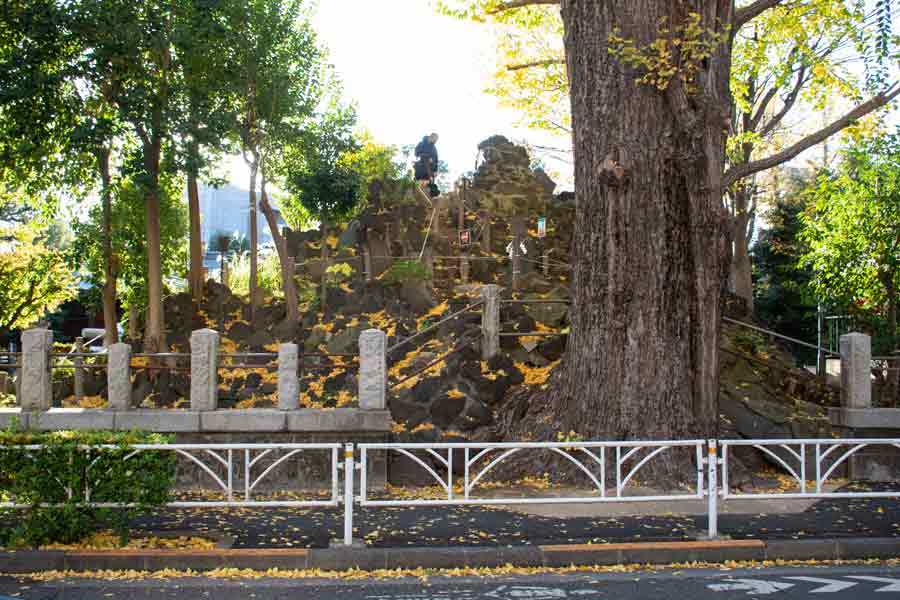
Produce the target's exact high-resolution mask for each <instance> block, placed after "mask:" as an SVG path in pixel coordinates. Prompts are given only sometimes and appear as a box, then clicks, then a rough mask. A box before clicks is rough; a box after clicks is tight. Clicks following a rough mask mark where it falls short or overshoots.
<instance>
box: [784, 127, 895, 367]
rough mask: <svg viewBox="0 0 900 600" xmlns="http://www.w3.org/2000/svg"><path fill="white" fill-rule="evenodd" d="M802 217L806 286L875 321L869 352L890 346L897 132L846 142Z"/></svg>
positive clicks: (892, 338) (892, 322)
mask: <svg viewBox="0 0 900 600" xmlns="http://www.w3.org/2000/svg"><path fill="white" fill-rule="evenodd" d="M814 198H815V206H814V209H813V210H810V211H809V212H808V213H807V214H806V215H805V217H804V230H803V234H802V239H803V241H804V242H805V243H806V244H808V246H809V251H808V252H807V253H806V254H805V256H804V264H806V265H808V266H809V267H810V268H811V269H812V270H813V272H814V273H815V277H814V278H813V281H812V285H813V287H814V289H815V290H816V292H817V293H818V294H819V296H820V297H822V298H824V299H827V300H828V301H829V304H831V305H834V306H849V307H851V308H852V310H853V311H855V312H856V313H858V314H861V315H863V316H868V317H869V318H873V317H874V318H876V319H877V320H878V321H880V322H881V324H882V327H881V328H879V330H878V331H876V332H874V333H876V336H875V346H876V352H887V351H889V350H893V349H895V348H896V347H897V342H896V333H897V301H898V297H897V290H898V287H900V134H898V133H894V134H883V135H879V136H876V137H874V138H871V139H867V140H862V141H859V142H856V143H854V144H852V145H851V146H850V147H848V148H847V149H846V150H845V152H844V153H843V161H842V162H841V164H840V165H839V167H838V168H837V169H836V170H835V171H833V172H826V173H825V174H823V175H822V176H821V177H820V179H819V181H818V184H817V187H816V188H815V190H814Z"/></svg>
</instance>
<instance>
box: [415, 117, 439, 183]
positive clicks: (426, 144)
mask: <svg viewBox="0 0 900 600" xmlns="http://www.w3.org/2000/svg"><path fill="white" fill-rule="evenodd" d="M437 141H438V134H436V133H432V134H431V135H426V136H425V137H423V138H422V141H421V142H419V144H418V145H417V146H416V164H415V171H416V181H418V182H419V185H420V186H422V187H423V188H426V187H427V190H428V194H429V195H430V196H431V197H432V198H435V197H437V196H439V195H440V193H441V192H440V190H439V189H438V187H437V184H436V183H435V176H436V175H437V169H438V152H437V147H436V146H435V144H437Z"/></svg>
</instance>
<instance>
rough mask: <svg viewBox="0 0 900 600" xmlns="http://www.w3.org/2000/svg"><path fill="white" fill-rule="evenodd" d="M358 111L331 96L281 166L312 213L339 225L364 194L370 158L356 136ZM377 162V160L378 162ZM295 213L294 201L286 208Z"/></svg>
mask: <svg viewBox="0 0 900 600" xmlns="http://www.w3.org/2000/svg"><path fill="white" fill-rule="evenodd" d="M356 119H357V117H356V110H355V109H354V108H353V107H352V106H342V105H340V104H339V103H338V102H337V101H336V100H332V102H330V105H329V106H328V108H327V110H325V111H323V112H322V113H321V114H320V115H319V116H318V118H317V119H316V120H315V121H314V122H312V123H310V125H308V126H307V128H306V130H305V131H304V134H303V136H302V137H301V138H300V139H299V141H298V143H297V144H296V145H294V146H291V147H289V148H287V149H286V152H285V155H284V161H283V163H282V166H281V170H282V172H283V174H284V178H285V184H286V187H287V189H288V191H290V192H291V194H292V195H293V198H294V201H296V202H297V203H298V204H299V205H300V206H301V207H302V208H303V209H304V210H305V211H306V212H307V213H308V214H310V215H312V216H313V217H314V218H316V219H318V220H319V221H321V222H323V223H328V224H335V223H337V222H339V221H341V220H344V219H346V218H347V217H349V216H350V215H351V214H352V213H353V212H354V211H355V210H356V208H357V206H358V205H359V204H360V202H361V200H362V198H363V197H364V186H365V184H366V178H365V175H364V173H363V172H362V169H361V167H362V166H364V162H365V158H364V156H363V155H361V154H359V152H360V146H359V144H358V143H357V139H356V137H355V136H354V134H353V128H354V127H355V126H356ZM376 163H377V161H376ZM285 210H286V212H287V213H288V214H291V212H292V209H291V208H290V202H288V204H287V205H286V206H285Z"/></svg>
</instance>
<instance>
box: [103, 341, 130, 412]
mask: <svg viewBox="0 0 900 600" xmlns="http://www.w3.org/2000/svg"><path fill="white" fill-rule="evenodd" d="M107 353H108V354H107V358H106V384H107V385H106V387H107V398H108V402H107V404H108V406H109V408H110V409H111V410H128V409H130V408H131V345H130V344H122V343H119V344H112V345H111V346H110V347H109V348H108V349H107Z"/></svg>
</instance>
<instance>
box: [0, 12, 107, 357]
mask: <svg viewBox="0 0 900 600" xmlns="http://www.w3.org/2000/svg"><path fill="white" fill-rule="evenodd" d="M3 17H4V18H3V20H2V29H3V31H4V33H5V35H4V36H3V40H4V42H0V89H3V90H4V93H3V95H2V97H0V138H2V139H3V142H2V143H0V180H3V181H5V182H6V184H7V185H13V186H16V187H18V188H20V189H23V190H25V191H26V193H28V194H29V195H30V196H31V197H39V198H41V200H39V203H41V204H43V205H44V206H43V208H44V209H45V211H46V210H47V209H48V208H49V209H50V210H52V209H53V207H54V206H55V199H54V195H55V194H56V195H58V194H63V193H64V194H66V195H68V196H70V197H74V198H79V199H83V198H85V197H86V196H87V195H88V193H89V192H91V191H93V190H95V189H96V188H97V187H98V186H99V191H100V198H101V203H102V206H103V207H104V211H105V213H104V214H107V215H108V213H109V202H110V194H111V187H112V180H111V175H110V160H111V158H110V157H111V153H112V151H113V146H114V145H115V141H116V139H117V138H119V137H120V135H121V127H120V125H119V122H118V120H117V119H116V115H115V113H114V111H112V110H111V107H110V106H109V104H108V103H106V102H105V101H104V99H103V94H102V91H101V86H100V85H98V82H97V80H96V78H94V77H93V75H94V73H93V72H92V71H91V69H90V63H89V62H87V61H84V60H83V49H84V45H85V40H84V39H83V38H82V37H81V36H79V35H78V34H77V33H76V32H78V31H79V27H78V23H79V19H78V15H77V11H76V10H75V9H74V8H73V7H72V6H71V5H62V4H60V3H57V2H53V1H52V0H38V1H36V2H23V3H16V4H13V5H11V6H10V7H8V10H6V11H5V12H4V14H3ZM106 224H107V226H106V227H104V228H103V230H102V231H101V232H100V235H101V236H102V239H103V240H104V250H105V251H104V266H103V272H104V277H103V281H102V285H103V316H104V325H105V330H106V334H105V339H104V342H105V343H106V344H107V345H109V344H112V343H115V342H116V341H117V327H116V325H117V314H116V269H115V264H116V260H115V257H114V256H113V253H112V246H111V243H110V238H111V233H110V230H109V226H108V225H109V223H108V220H107V221H106Z"/></svg>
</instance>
